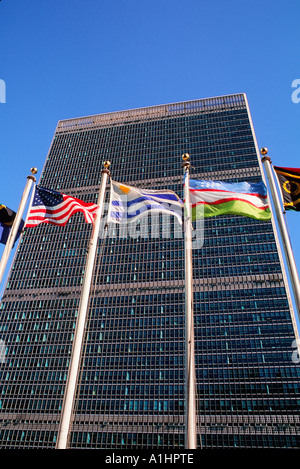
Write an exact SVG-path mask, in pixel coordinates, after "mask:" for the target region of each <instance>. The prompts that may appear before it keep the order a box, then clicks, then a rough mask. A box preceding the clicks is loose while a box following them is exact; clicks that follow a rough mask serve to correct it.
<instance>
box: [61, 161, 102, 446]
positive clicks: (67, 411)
mask: <svg viewBox="0 0 300 469" xmlns="http://www.w3.org/2000/svg"><path fill="white" fill-rule="evenodd" d="M109 166H110V162H109V161H105V162H104V169H102V177H101V183H100V189H99V194H98V207H99V208H98V211H97V215H96V218H95V221H94V224H93V231H92V235H91V239H90V245H89V250H88V256H87V261H86V268H85V276H84V282H83V289H82V295H81V301H80V305H79V311H78V318H77V324H76V330H75V336H74V342H73V347H72V357H71V362H70V368H69V373H68V379H67V384H66V390H65V395H64V402H63V409H62V415H61V421H60V426H59V432H58V438H57V444H56V449H66V448H67V443H68V436H69V431H70V425H71V417H72V409H73V403H74V397H75V392H76V384H77V378H78V372H79V366H80V357H81V350H82V344H83V338H84V330H85V323H86V315H87V308H88V300H89V294H90V286H91V282H92V274H93V267H94V261H95V255H96V250H97V246H98V237H99V231H100V222H101V215H102V212H103V204H104V197H105V188H106V182H107V177H108V176H109V175H110V173H109V169H108V168H109Z"/></svg>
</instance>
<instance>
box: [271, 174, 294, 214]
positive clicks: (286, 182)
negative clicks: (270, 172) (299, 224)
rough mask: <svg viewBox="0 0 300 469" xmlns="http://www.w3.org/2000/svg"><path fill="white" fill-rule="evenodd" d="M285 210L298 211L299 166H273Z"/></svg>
mask: <svg viewBox="0 0 300 469" xmlns="http://www.w3.org/2000/svg"><path fill="white" fill-rule="evenodd" d="M274 169H275V172H276V174H277V178H278V181H279V184H280V189H281V193H282V197H283V204H284V207H285V208H286V210H296V211H297V212H300V168H280V167H279V166H274Z"/></svg>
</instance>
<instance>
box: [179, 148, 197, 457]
mask: <svg viewBox="0 0 300 469" xmlns="http://www.w3.org/2000/svg"><path fill="white" fill-rule="evenodd" d="M182 159H183V161H184V163H183V164H182V166H183V168H184V174H185V184H184V199H185V209H184V210H185V214H184V253H185V386H186V397H185V432H186V437H185V438H186V442H185V444H186V448H187V449H196V448H197V431H196V395H195V383H196V374H195V344H194V317H193V315H194V312H193V266H192V234H191V226H192V217H191V206H190V175H189V170H190V163H189V161H188V160H189V155H188V154H187V153H185V154H184V155H182Z"/></svg>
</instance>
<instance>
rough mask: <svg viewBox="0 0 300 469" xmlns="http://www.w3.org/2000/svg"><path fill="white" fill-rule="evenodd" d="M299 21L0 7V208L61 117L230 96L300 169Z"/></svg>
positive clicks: (187, 6) (293, 3)
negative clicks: (244, 101)
mask: <svg viewBox="0 0 300 469" xmlns="http://www.w3.org/2000/svg"><path fill="white" fill-rule="evenodd" d="M299 17H300V4H299V1H298V0H286V1H281V0H264V1H261V0H260V1H258V0H251V1H244V2H241V1H240V0H228V1H226V2H225V1H224V0H215V1H213V2H212V1H210V0H208V1H206V0H151V1H150V0H85V1H78V0H51V1H46V0H26V2H24V0H14V1H12V0H2V1H1V2H0V39H1V53H0V57H1V61H0V64H1V66H0V79H1V80H3V81H4V82H5V85H6V102H5V103H0V129H1V138H0V155H1V168H2V172H1V200H0V201H1V203H4V204H6V205H7V206H9V207H10V208H12V209H14V210H17V208H18V205H19V202H20V198H21V195H22V192H23V189H24V186H25V183H26V176H27V175H28V174H29V171H30V168H31V167H32V166H36V167H37V168H38V169H39V173H38V176H40V174H41V171H42V168H43V164H44V161H45V158H46V156H47V153H48V150H49V147H50V144H51V140H52V137H53V134H54V131H55V128H56V124H57V122H58V120H60V119H67V118H72V117H80V116H86V115H92V114H100V113H105V112H112V111H119V110H123V109H131V108H136V107H143V106H151V105H157V104H165V103H170V102H176V101H182V100H193V99H198V98H206V97H211V96H219V95H225V94H232V93H237V92H245V93H246V94H247V97H248V101H249V106H250V110H251V114H252V119H253V123H254V127H255V132H256V137H257V141H258V146H259V148H260V147H262V146H266V147H268V149H269V154H270V156H271V157H272V161H273V163H274V164H277V165H279V166H290V167H300V156H299V143H300V102H299V103H295V102H293V101H292V93H293V91H295V89H294V88H292V82H293V81H294V80H297V79H299V80H300V68H299V58H300V32H299ZM2 92H3V90H2ZM298 96H299V97H300V92H299V95H298ZM0 99H1V89H0ZM287 220H288V225H289V231H290V236H291V240H292V245H293V248H294V253H295V258H296V263H297V266H298V270H299V269H300V245H299V241H298V239H299V233H300V214H299V213H290V212H289V213H288V215H287ZM2 250H3V247H2V246H0V254H1V253H2Z"/></svg>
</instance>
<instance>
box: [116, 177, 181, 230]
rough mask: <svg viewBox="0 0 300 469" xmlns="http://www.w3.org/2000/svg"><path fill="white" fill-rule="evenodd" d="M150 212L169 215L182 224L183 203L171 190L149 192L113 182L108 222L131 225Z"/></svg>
mask: <svg viewBox="0 0 300 469" xmlns="http://www.w3.org/2000/svg"><path fill="white" fill-rule="evenodd" d="M148 211H156V212H161V213H168V214H169V215H174V216H175V217H177V219H178V221H179V223H180V224H181V223H182V214H183V202H182V201H181V200H180V198H179V197H178V195H177V194H175V192H173V191H170V190H155V191H154V190H148V189H137V188H136V187H132V186H128V185H125V184H121V183H119V182H116V181H112V180H111V193H110V207H109V215H108V221H112V222H115V223H130V222H133V221H135V220H136V219H137V218H138V217H141V216H143V215H145V214H147V212H148Z"/></svg>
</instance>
